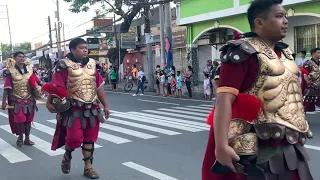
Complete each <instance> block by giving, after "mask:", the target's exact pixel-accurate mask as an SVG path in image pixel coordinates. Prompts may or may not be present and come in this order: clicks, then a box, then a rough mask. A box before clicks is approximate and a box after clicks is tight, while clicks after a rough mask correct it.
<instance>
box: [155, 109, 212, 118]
mask: <svg viewBox="0 0 320 180" xmlns="http://www.w3.org/2000/svg"><path fill="white" fill-rule="evenodd" d="M158 110H160V111H168V112H172V113H183V114H190V115H196V116H203V117H207V116H208V113H196V112H188V111H183V112H181V110H176V109H169V108H160V109H158Z"/></svg>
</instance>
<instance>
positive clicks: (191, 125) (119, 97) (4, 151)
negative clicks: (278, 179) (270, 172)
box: [0, 81, 320, 180]
mask: <svg viewBox="0 0 320 180" xmlns="http://www.w3.org/2000/svg"><path fill="white" fill-rule="evenodd" d="M0 82H1V83H2V84H3V81H0ZM2 84H1V85H0V86H1V87H3V85H2ZM2 92H3V90H2V88H1V89H0V93H1V96H2ZM107 97H108V103H109V106H110V110H111V118H110V119H109V120H108V122H107V123H106V124H103V125H101V130H100V134H99V140H98V142H97V144H96V146H97V147H98V148H97V149H96V151H95V152H94V157H95V159H94V163H93V164H94V167H95V169H96V170H97V172H98V173H99V174H100V179H102V180H157V179H159V180H200V179H201V165H202V159H203V154H204V150H205V147H206V143H207V136H208V130H209V127H208V126H207V125H206V124H205V120H206V116H207V114H208V112H209V111H210V109H211V108H212V102H210V101H205V100H192V99H191V100H189V99H182V100H181V99H172V98H163V97H156V96H150V95H146V96H137V97H132V93H130V94H129V93H116V92H115V93H112V92H107ZM1 98H2V97H1ZM44 103H45V100H41V101H39V102H38V107H39V111H38V112H37V113H36V117H35V123H34V126H33V129H32V131H31V134H32V136H31V139H32V140H33V141H34V142H35V143H36V145H35V146H33V147H27V146H24V147H22V148H17V147H16V145H15V142H16V136H15V135H12V134H11V132H10V128H9V124H8V120H7V112H6V111H1V112H0V169H1V171H2V172H1V180H20V179H25V180H82V179H86V178H84V177H83V176H82V173H83V161H82V155H81V151H80V149H78V150H76V151H75V152H73V159H72V167H71V173H70V174H68V175H64V174H62V172H61V170H60V163H61V158H62V154H63V153H64V150H62V149H61V150H58V151H51V150H50V147H51V141H52V136H53V133H54V128H55V120H54V118H55V115H54V114H51V113H49V112H48V111H47V109H46V108H45V106H44ZM318 113H320V110H319V112H317V113H312V114H308V115H307V118H308V119H309V121H310V126H311V129H312V130H313V133H314V137H315V138H314V140H312V141H308V146H307V148H308V151H309V153H310V156H311V158H312V161H311V164H310V166H311V169H312V173H313V175H314V179H320V172H319V171H317V170H318V167H319V165H320V164H319V162H320V140H319V139H318V138H317V137H318V136H319V134H320V131H319V130H320V123H319V117H320V114H318Z"/></svg>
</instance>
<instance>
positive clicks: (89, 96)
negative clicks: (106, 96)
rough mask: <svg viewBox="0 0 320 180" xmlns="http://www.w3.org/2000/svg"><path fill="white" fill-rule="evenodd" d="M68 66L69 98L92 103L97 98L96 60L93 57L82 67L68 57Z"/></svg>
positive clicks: (66, 61)
mask: <svg viewBox="0 0 320 180" xmlns="http://www.w3.org/2000/svg"><path fill="white" fill-rule="evenodd" d="M64 61H65V63H66V65H67V67H68V80H67V89H68V92H69V95H68V96H69V98H70V99H75V100H78V101H80V102H83V103H92V102H93V101H95V100H96V99H97V88H96V62H95V61H94V60H92V59H90V60H89V62H88V63H87V64H86V65H84V67H80V65H79V64H77V63H75V62H73V61H71V60H69V59H66V60H64Z"/></svg>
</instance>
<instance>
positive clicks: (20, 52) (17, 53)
mask: <svg viewBox="0 0 320 180" xmlns="http://www.w3.org/2000/svg"><path fill="white" fill-rule="evenodd" d="M20 54H22V55H24V53H23V52H22V51H17V52H15V53H14V54H13V57H14V58H16V57H17V56H19V55H20Z"/></svg>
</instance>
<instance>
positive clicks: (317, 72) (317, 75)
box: [303, 60, 320, 87]
mask: <svg viewBox="0 0 320 180" xmlns="http://www.w3.org/2000/svg"><path fill="white" fill-rule="evenodd" d="M303 66H304V67H308V69H310V74H309V75H308V77H309V82H307V83H308V85H309V86H312V87H319V86H320V66H319V65H318V64H317V63H316V62H315V61H314V60H308V61H307V62H305V64H304V65H303Z"/></svg>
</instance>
